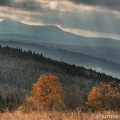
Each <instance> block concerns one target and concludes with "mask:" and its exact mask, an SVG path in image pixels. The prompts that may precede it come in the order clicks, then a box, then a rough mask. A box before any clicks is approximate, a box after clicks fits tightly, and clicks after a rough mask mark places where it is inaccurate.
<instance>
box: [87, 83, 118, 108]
mask: <svg viewBox="0 0 120 120" xmlns="http://www.w3.org/2000/svg"><path fill="white" fill-rule="evenodd" d="M86 104H87V105H88V106H91V107H92V108H94V109H95V110H98V109H99V108H107V109H108V108H109V109H120V84H119V83H116V81H112V82H110V83H108V84H106V83H100V85H99V86H98V87H93V88H92V90H91V92H90V93H89V95H88V101H87V102H86Z"/></svg>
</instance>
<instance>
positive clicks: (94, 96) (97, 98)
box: [86, 87, 104, 110]
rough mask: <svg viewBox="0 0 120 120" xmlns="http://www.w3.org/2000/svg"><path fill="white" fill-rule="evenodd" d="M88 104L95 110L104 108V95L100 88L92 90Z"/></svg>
mask: <svg viewBox="0 0 120 120" xmlns="http://www.w3.org/2000/svg"><path fill="white" fill-rule="evenodd" d="M86 104H87V105H88V106H91V107H92V108H93V109H94V110H98V109H99V108H103V107H104V95H103V94H102V92H101V90H100V88H97V87H93V88H92V90H91V92H90V94H89V95H88V101H87V102H86Z"/></svg>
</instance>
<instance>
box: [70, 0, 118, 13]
mask: <svg viewBox="0 0 120 120" xmlns="http://www.w3.org/2000/svg"><path fill="white" fill-rule="evenodd" d="M69 1H72V2H74V3H75V4H84V5H88V6H102V7H107V8H109V9H112V10H118V11H120V0H69Z"/></svg>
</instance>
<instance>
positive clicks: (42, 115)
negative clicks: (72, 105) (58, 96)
mask: <svg viewBox="0 0 120 120" xmlns="http://www.w3.org/2000/svg"><path fill="white" fill-rule="evenodd" d="M0 120H120V113H119V112H114V111H103V112H96V113H93V112H87V113H83V112H81V111H80V110H76V111H64V112H56V111H51V112H50V111H48V112H44V111H41V112H30V113H22V112H21V111H19V110H18V111H15V112H13V113H10V112H8V111H6V112H5V113H0Z"/></svg>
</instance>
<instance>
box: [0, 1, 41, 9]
mask: <svg viewBox="0 0 120 120" xmlns="http://www.w3.org/2000/svg"><path fill="white" fill-rule="evenodd" d="M0 6H8V7H11V8H17V9H23V10H29V11H38V10H40V9H41V4H40V2H37V1H35V0H0Z"/></svg>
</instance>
